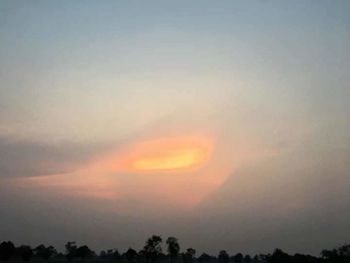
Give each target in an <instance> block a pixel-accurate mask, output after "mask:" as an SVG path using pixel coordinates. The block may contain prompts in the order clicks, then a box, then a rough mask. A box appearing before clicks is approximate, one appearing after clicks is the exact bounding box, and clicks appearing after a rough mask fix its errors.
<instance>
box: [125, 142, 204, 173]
mask: <svg viewBox="0 0 350 263" xmlns="http://www.w3.org/2000/svg"><path fill="white" fill-rule="evenodd" d="M210 148H211V147H210V143H209V141H208V140H205V139H203V138H200V139H199V138H176V139H159V140H154V141H148V142H145V143H141V144H138V145H135V147H134V149H133V153H132V155H131V156H130V158H128V160H127V164H126V166H127V167H128V168H129V169H131V170H142V171H153V170H175V169H185V168H195V167H197V166H199V165H201V164H203V163H204V162H205V161H206V160H207V159H208V157H209V153H210Z"/></svg>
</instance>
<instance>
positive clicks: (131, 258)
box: [124, 248, 138, 262]
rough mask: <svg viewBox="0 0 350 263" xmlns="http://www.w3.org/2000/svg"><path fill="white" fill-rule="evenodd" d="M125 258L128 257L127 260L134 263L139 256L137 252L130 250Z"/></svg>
mask: <svg viewBox="0 0 350 263" xmlns="http://www.w3.org/2000/svg"><path fill="white" fill-rule="evenodd" d="M124 255H125V257H126V260H127V261H128V262H134V261H135V259H136V258H137V256H138V254H137V252H136V250H134V249H132V248H129V249H128V250H127V251H126V252H125V254H124Z"/></svg>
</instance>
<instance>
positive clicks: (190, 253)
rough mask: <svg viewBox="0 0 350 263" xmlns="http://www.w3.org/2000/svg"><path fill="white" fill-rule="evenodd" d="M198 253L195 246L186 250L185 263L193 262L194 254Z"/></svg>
mask: <svg viewBox="0 0 350 263" xmlns="http://www.w3.org/2000/svg"><path fill="white" fill-rule="evenodd" d="M195 255H196V250H195V249H194V248H191V247H190V248H188V249H187V250H186V252H185V253H184V254H183V255H182V259H183V262H184V263H191V262H192V261H193V258H194V256H195Z"/></svg>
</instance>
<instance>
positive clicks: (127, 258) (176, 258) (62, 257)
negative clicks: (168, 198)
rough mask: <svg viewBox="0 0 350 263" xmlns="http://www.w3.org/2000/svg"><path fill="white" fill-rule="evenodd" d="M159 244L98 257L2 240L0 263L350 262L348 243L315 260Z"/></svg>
mask: <svg viewBox="0 0 350 263" xmlns="http://www.w3.org/2000/svg"><path fill="white" fill-rule="evenodd" d="M162 244H163V239H162V237H161V236H157V235H153V236H152V237H150V238H148V239H147V240H146V242H145V245H144V247H143V249H142V250H140V251H136V250H135V249H132V248H129V249H127V250H126V251H125V252H124V253H120V252H119V251H118V249H108V250H102V251H101V252H100V253H98V254H97V253H96V252H94V251H93V250H91V249H90V248H89V247H88V246H86V245H82V246H78V245H77V244H76V242H74V241H70V242H67V243H66V245H65V251H64V252H63V253H62V252H58V251H57V250H56V249H55V248H54V247H53V246H45V245H39V246H37V247H35V248H32V247H30V246H27V245H20V246H15V245H14V244H13V243H12V242H11V241H4V242H2V243H1V244H0V261H2V262H5V263H12V262H13V263H15V262H33V263H60V262H62V263H63V262H71V263H76V262H89V263H110V262H116V263H119V262H120V263H156V262H157V263H158V262H159V263H165V262H169V263H258V262H261V263H319V262H323V263H350V245H347V244H345V245H343V246H340V247H338V248H335V249H331V250H327V249H324V250H322V251H321V253H320V255H319V256H317V257H316V256H311V255H303V254H295V255H289V254H288V253H286V252H284V251H282V250H281V249H275V250H274V251H273V252H272V253H269V254H258V255H243V254H242V253H236V254H234V255H229V254H228V253H227V252H226V251H225V250H221V251H219V253H218V255H215V256H214V255H209V254H206V253H203V254H201V255H198V256H197V257H196V250H195V249H194V248H187V249H185V250H183V252H181V249H180V244H179V242H178V239H177V238H176V237H169V238H167V239H166V241H165V246H166V252H167V253H164V252H163V248H162Z"/></svg>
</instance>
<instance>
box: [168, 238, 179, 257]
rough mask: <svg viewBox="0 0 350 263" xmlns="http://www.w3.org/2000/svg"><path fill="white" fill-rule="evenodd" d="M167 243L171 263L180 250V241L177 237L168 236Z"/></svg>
mask: <svg viewBox="0 0 350 263" xmlns="http://www.w3.org/2000/svg"><path fill="white" fill-rule="evenodd" d="M166 244H167V245H168V253H169V257H170V263H173V262H174V260H175V259H176V258H177V256H178V255H179V252H180V245H179V242H178V240H177V238H176V237H168V239H167V240H166Z"/></svg>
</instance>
